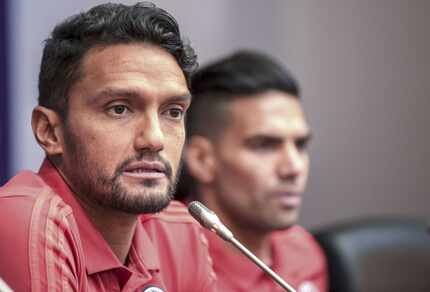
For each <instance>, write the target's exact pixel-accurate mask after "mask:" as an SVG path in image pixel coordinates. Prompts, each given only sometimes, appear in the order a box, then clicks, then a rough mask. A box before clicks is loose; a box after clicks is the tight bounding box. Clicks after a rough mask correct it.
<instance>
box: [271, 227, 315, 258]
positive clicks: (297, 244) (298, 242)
mask: <svg viewBox="0 0 430 292" xmlns="http://www.w3.org/2000/svg"><path fill="white" fill-rule="evenodd" d="M273 239H274V242H275V244H277V245H281V246H284V247H288V248H291V249H294V250H296V251H297V252H299V253H300V252H301V253H314V254H317V255H322V252H321V248H320V246H319V244H318V242H317V241H316V239H315V238H314V237H313V235H312V234H311V233H310V232H309V231H307V230H306V229H305V228H303V227H302V226H299V225H294V226H291V227H290V228H288V229H285V230H280V231H276V232H275V233H274V235H273Z"/></svg>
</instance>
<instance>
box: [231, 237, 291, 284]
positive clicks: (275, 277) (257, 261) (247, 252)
mask: <svg viewBox="0 0 430 292" xmlns="http://www.w3.org/2000/svg"><path fill="white" fill-rule="evenodd" d="M229 242H231V243H232V244H233V245H234V246H235V247H237V248H238V249H239V250H240V251H241V252H242V253H243V254H244V255H246V256H247V257H248V258H249V259H250V260H251V261H253V262H254V263H255V264H256V265H257V266H258V267H259V268H260V269H262V270H263V271H264V272H265V273H267V274H268V275H269V276H270V277H271V278H272V279H273V280H274V281H275V282H276V283H278V285H279V286H281V287H282V288H284V289H285V290H286V291H288V292H296V290H295V289H294V288H293V287H291V285H289V284H288V283H287V282H285V281H284V280H283V279H282V278H281V277H279V275H278V274H276V273H275V272H274V271H273V270H272V269H270V268H269V267H268V266H267V265H266V264H265V263H263V261H262V260H260V259H259V258H258V257H256V256H255V255H254V254H253V253H252V252H251V251H250V250H249V249H247V248H246V247H245V246H244V245H243V244H241V243H240V242H239V241H238V240H237V239H236V238H234V237H232V238H230V240H229Z"/></svg>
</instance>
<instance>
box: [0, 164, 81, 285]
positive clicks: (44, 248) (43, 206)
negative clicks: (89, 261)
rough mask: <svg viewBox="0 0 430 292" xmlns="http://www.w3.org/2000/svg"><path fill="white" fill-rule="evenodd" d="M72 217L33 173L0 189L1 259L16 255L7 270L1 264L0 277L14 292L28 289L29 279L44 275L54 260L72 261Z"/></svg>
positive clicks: (20, 176)
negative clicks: (9, 284)
mask: <svg viewBox="0 0 430 292" xmlns="http://www.w3.org/2000/svg"><path fill="white" fill-rule="evenodd" d="M71 214H72V209H71V208H70V206H68V205H67V204H66V203H65V202H64V201H63V200H62V198H61V197H60V196H59V195H58V194H56V193H55V192H54V191H53V190H52V189H51V188H50V187H49V186H48V185H47V184H46V183H45V182H44V181H43V180H42V179H41V178H40V177H39V176H38V175H37V174H35V173H32V172H29V171H25V172H21V173H19V174H18V175H16V176H15V177H13V178H12V179H11V180H10V181H9V182H8V183H6V184H5V185H4V186H2V187H1V188H0V233H1V234H2V241H1V243H0V258H10V255H11V254H15V255H19V256H16V258H15V260H14V261H13V262H11V263H10V265H8V266H7V267H5V266H1V265H0V274H2V276H3V277H4V279H5V280H7V282H9V283H11V284H12V285H13V287H15V288H16V290H23V291H25V290H30V288H29V287H30V285H32V284H31V283H33V280H34V279H32V280H30V278H31V277H32V276H33V275H36V278H37V277H39V276H40V277H42V276H44V275H47V273H48V270H47V267H48V266H50V263H52V262H53V261H54V260H55V262H59V261H61V260H63V259H66V260H68V259H71V258H72V256H69V255H73V252H74V251H73V250H72V249H71V248H70V246H72V245H73V244H72V243H71V242H77V236H76V235H74V234H72V233H73V232H72V229H73V228H71V226H72V225H73V226H74V221H73V220H71V219H72V218H71V216H70V215H71ZM74 228H75V229H76V227H74ZM75 229H74V230H75ZM59 253H61V255H59ZM63 255H67V256H63ZM68 264H74V262H73V261H69V263H68ZM62 266H65V264H62ZM37 279H38V278H37ZM34 283H38V281H36V282H34Z"/></svg>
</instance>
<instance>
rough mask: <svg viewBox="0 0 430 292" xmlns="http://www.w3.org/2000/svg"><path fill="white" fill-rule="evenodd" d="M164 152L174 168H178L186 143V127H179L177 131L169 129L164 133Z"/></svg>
mask: <svg viewBox="0 0 430 292" xmlns="http://www.w3.org/2000/svg"><path fill="white" fill-rule="evenodd" d="M164 136H165V141H164V151H163V152H164V153H165V155H166V158H167V160H168V161H169V162H170V163H171V164H172V167H173V169H174V170H177V168H178V165H179V163H180V160H181V158H182V150H183V147H184V143H185V131H184V129H183V128H182V129H177V130H176V131H172V130H170V131H168V132H167V133H165V134H164Z"/></svg>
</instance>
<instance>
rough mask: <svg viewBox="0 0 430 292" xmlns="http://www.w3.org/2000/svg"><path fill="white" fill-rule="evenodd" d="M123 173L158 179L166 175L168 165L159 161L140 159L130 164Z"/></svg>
mask: <svg viewBox="0 0 430 292" xmlns="http://www.w3.org/2000/svg"><path fill="white" fill-rule="evenodd" d="M122 173H123V175H125V176H128V177H133V178H140V179H158V178H165V177H166V167H165V166H164V164H163V163H161V162H158V161H139V162H134V163H131V164H129V165H128V166H127V167H126V168H125V169H124V170H123V172H122Z"/></svg>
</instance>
